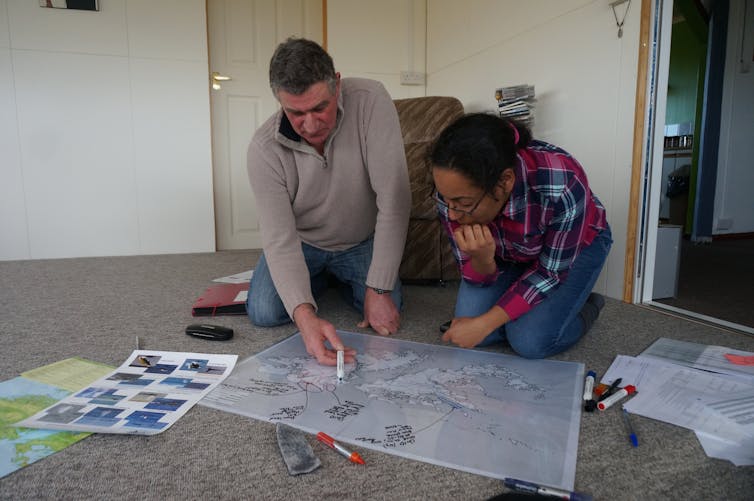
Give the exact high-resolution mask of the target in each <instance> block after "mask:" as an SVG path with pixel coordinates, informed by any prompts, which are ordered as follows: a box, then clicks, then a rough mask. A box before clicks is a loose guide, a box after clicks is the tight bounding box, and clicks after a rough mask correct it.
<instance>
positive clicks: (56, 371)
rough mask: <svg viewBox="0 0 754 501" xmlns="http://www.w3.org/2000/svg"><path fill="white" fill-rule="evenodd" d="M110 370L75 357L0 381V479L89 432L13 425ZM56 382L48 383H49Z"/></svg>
mask: <svg viewBox="0 0 754 501" xmlns="http://www.w3.org/2000/svg"><path fill="white" fill-rule="evenodd" d="M108 370H110V368H109V367H108V366H106V365H102V364H97V363H94V362H90V361H87V360H83V359H79V358H71V359H67V360H63V361H61V362H57V363H55V364H51V365H48V366H45V367H41V368H39V369H35V370H33V371H29V372H27V373H24V374H23V375H22V376H19V377H16V378H13V379H10V380H8V381H2V382H0V478H2V477H4V476H6V475H8V474H9V473H12V472H14V471H16V470H18V469H19V468H23V467H24V466H26V465H29V464H31V463H33V462H35V461H38V460H40V459H42V458H44V457H46V456H49V455H50V454H53V453H55V452H57V451H59V450H61V449H64V448H66V447H68V446H69V445H71V444H73V443H75V442H78V441H79V440H82V439H83V438H85V437H87V436H89V433H73V432H68V431H54V430H40V429H34V428H21V427H17V426H13V425H14V424H15V423H17V422H19V421H21V420H23V419H25V418H27V417H29V416H32V415H34V414H36V413H37V412H39V411H41V410H42V409H44V408H46V407H49V406H50V405H52V404H54V403H55V402H57V401H59V400H61V399H63V398H65V397H66V396H68V395H69V394H70V393H72V392H73V391H76V390H78V389H81V388H83V387H84V386H85V385H86V384H88V383H89V382H91V381H94V380H95V379H97V378H98V377H100V375H101V374H102V373H103V372H105V371H108ZM52 381H54V382H55V383H56V384H55V385H52V384H50V382H52Z"/></svg>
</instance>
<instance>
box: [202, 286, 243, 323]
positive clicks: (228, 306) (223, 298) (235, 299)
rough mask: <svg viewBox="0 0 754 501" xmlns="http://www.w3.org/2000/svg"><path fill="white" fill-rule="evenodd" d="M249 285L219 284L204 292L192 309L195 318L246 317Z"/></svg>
mask: <svg viewBox="0 0 754 501" xmlns="http://www.w3.org/2000/svg"><path fill="white" fill-rule="evenodd" d="M248 294H249V284H248V283H244V284H219V285H213V286H210V287H208V288H207V290H206V291H204V294H202V295H201V296H200V297H199V299H197V300H196V301H195V302H194V304H193V306H192V307H191V315H193V316H195V317H214V316H215V315H245V314H246V297H247V296H248Z"/></svg>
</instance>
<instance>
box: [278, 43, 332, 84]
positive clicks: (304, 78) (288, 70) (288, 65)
mask: <svg viewBox="0 0 754 501" xmlns="http://www.w3.org/2000/svg"><path fill="white" fill-rule="evenodd" d="M318 82H326V83H327V86H328V88H329V89H330V93H331V94H334V93H335V87H336V79H335V66H334V65H333V61H332V58H331V57H330V55H329V54H328V53H327V52H325V50H324V49H323V48H322V47H320V45H319V44H317V43H316V42H312V41H311V40H307V39H305V38H293V37H291V38H289V39H288V40H286V41H285V42H283V43H281V44H280V45H278V46H277V49H275V53H274V54H272V59H271V60H270V88H271V89H272V93H273V94H274V95H275V97H278V92H279V91H281V90H283V91H285V92H288V93H290V94H293V95H295V96H298V95H301V94H303V93H304V92H306V90H307V89H308V88H309V87H311V86H312V85H313V84H316V83H318Z"/></svg>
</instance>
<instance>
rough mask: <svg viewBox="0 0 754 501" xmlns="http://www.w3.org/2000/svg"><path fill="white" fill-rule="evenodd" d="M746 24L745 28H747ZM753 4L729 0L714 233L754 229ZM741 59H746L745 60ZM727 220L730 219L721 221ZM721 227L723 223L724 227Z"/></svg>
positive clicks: (745, 231) (746, 231)
mask: <svg viewBox="0 0 754 501" xmlns="http://www.w3.org/2000/svg"><path fill="white" fill-rule="evenodd" d="M744 28H745V29H744ZM752 57H754V8H752V5H751V2H750V3H749V9H747V10H746V19H744V2H740V1H739V2H736V1H732V2H730V10H729V19H728V42H727V49H726V56H725V77H724V83H723V100H722V110H721V111H722V114H721V118H720V123H721V127H720V151H719V154H718V171H717V184H716V188H715V209H714V219H713V226H712V230H713V234H715V235H719V234H725V233H750V232H754V196H752V193H751V187H752V186H754V141H752V137H753V136H752V131H753V130H754V61H752ZM741 60H743V62H741ZM726 219H727V220H729V222H730V223H731V224H730V227H729V228H727V229H725V226H728V225H727V224H722V225H721V224H720V223H721V222H723V223H724V221H721V220H726ZM721 226H722V228H721Z"/></svg>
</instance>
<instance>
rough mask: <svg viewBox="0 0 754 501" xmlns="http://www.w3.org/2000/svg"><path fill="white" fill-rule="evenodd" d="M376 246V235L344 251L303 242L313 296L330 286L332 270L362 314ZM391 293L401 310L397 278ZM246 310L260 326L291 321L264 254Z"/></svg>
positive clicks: (253, 276) (270, 325) (350, 301)
mask: <svg viewBox="0 0 754 501" xmlns="http://www.w3.org/2000/svg"><path fill="white" fill-rule="evenodd" d="M373 246H374V237H370V238H368V239H367V240H364V241H363V242H361V243H360V244H358V245H355V246H354V247H351V248H350V249H346V250H344V251H326V250H322V249H318V248H316V247H313V246H311V245H308V244H305V243H302V244H301V248H302V250H303V252H304V259H305V260H306V266H307V268H309V279H310V283H311V288H312V294H313V295H314V297H315V298H317V297H318V296H319V295H321V293H322V292H324V290H325V289H326V288H327V274H328V273H330V274H332V275H334V276H335V278H337V279H338V280H340V282H342V283H343V284H344V288H343V289H342V291H343V295H344V297H345V299H346V301H347V302H348V303H349V304H350V305H351V306H353V307H354V308H355V309H356V310H357V311H358V312H360V313H363V312H364V295H365V294H366V280H367V272H368V271H369V265H370V264H371V263H372V249H373ZM390 295H391V297H392V298H393V302H394V303H395V305H396V307H397V308H398V310H399V311H400V309H401V304H402V296H401V282H400V280H398V281H396V284H395V286H394V287H393V290H392V292H391V293H390ZM246 311H247V312H248V315H249V319H250V320H251V323H253V324H254V325H257V326H259V327H273V326H275V325H282V324H286V323H288V322H290V321H291V318H290V317H289V316H288V313H287V312H286V311H285V307H284V306H283V301H282V300H281V299H280V296H279V295H278V292H277V289H276V288H275V284H274V283H273V281H272V277H271V276H270V269H269V268H268V267H267V260H266V259H265V256H264V254H262V256H261V257H260V258H259V262H258V263H257V265H256V267H255V268H254V274H253V275H252V276H251V282H250V284H249V296H248V298H247V300H246Z"/></svg>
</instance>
